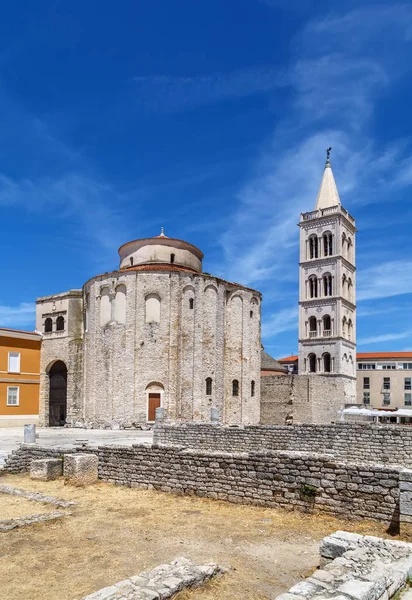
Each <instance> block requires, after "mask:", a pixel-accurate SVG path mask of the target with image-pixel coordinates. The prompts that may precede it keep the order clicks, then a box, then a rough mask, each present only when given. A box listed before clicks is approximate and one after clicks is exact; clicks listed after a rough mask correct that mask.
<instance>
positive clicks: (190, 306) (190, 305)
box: [189, 298, 195, 310]
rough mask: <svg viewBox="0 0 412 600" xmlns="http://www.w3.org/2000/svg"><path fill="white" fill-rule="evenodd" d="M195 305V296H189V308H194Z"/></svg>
mask: <svg viewBox="0 0 412 600" xmlns="http://www.w3.org/2000/svg"><path fill="white" fill-rule="evenodd" d="M194 305H195V301H194V299H193V298H189V308H190V309H192V310H193V307H194Z"/></svg>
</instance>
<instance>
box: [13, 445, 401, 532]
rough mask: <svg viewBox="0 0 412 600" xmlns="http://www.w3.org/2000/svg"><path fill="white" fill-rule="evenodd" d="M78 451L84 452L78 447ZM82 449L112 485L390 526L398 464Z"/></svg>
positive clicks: (166, 449) (27, 455)
mask: <svg viewBox="0 0 412 600" xmlns="http://www.w3.org/2000/svg"><path fill="white" fill-rule="evenodd" d="M73 451H75V452H76V451H77V450H76V449H74V450H73ZM78 451H81V452H82V453H84V452H86V450H85V448H82V449H79V450H78ZM90 452H92V453H95V454H97V455H98V457H99V478H100V479H101V480H103V481H107V482H109V483H114V484H117V485H125V486H130V487H136V488H141V489H158V490H161V491H165V492H173V493H178V494H195V495H198V496H204V497H208V498H215V499H219V500H226V501H229V502H235V503H242V504H255V505H259V506H267V507H273V508H296V509H299V510H304V511H313V510H315V511H321V512H325V513H328V514H332V515H338V516H340V517H344V518H351V519H353V518H354V519H361V518H366V519H374V520H378V521H383V522H385V523H388V524H392V525H395V526H396V524H398V522H399V471H400V467H395V466H393V467H389V466H383V465H376V464H368V465H365V464H360V463H359V464H355V463H347V462H343V461H337V460H335V459H334V458H333V456H331V455H325V454H323V455H322V454H314V453H307V452H306V453H305V452H279V451H278V452H274V451H270V450H263V451H260V452H238V453H228V452H222V451H216V452H210V451H202V450H193V449H184V448H181V447H180V448H179V447H175V446H151V447H148V446H144V445H136V446H132V447H130V448H125V447H123V446H101V447H99V448H94V447H93V448H92V447H90ZM50 454H51V449H50V448H41V447H36V448H33V445H22V446H21V447H20V449H19V450H16V451H15V452H13V453H12V454H11V455H10V457H9V458H8V459H7V461H6V466H5V470H6V471H9V472H22V471H25V470H26V471H27V470H28V469H29V468H30V464H31V460H33V458H39V455H42V456H43V457H48V456H50Z"/></svg>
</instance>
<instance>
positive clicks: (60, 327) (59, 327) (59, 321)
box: [56, 316, 64, 331]
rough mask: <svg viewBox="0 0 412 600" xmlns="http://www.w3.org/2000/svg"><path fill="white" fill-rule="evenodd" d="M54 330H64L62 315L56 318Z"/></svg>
mask: <svg viewBox="0 0 412 600" xmlns="http://www.w3.org/2000/svg"><path fill="white" fill-rule="evenodd" d="M56 331H64V317H62V316H60V317H57V319H56Z"/></svg>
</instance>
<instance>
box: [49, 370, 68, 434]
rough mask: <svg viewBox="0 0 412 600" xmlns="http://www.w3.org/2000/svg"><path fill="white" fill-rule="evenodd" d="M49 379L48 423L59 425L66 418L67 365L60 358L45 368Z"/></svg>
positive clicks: (52, 425)
mask: <svg viewBox="0 0 412 600" xmlns="http://www.w3.org/2000/svg"><path fill="white" fill-rule="evenodd" d="M46 373H47V375H48V380H49V390H48V391H49V394H48V396H49V398H48V405H49V425H50V427H59V426H60V427H61V426H63V425H64V424H65V422H66V418H67V366H66V363H65V362H64V361H62V360H55V361H53V362H52V363H50V364H49V365H48V367H47V369H46Z"/></svg>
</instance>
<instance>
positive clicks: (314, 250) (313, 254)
mask: <svg viewBox="0 0 412 600" xmlns="http://www.w3.org/2000/svg"><path fill="white" fill-rule="evenodd" d="M309 257H310V258H318V238H317V237H316V235H311V236H310V238H309Z"/></svg>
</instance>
